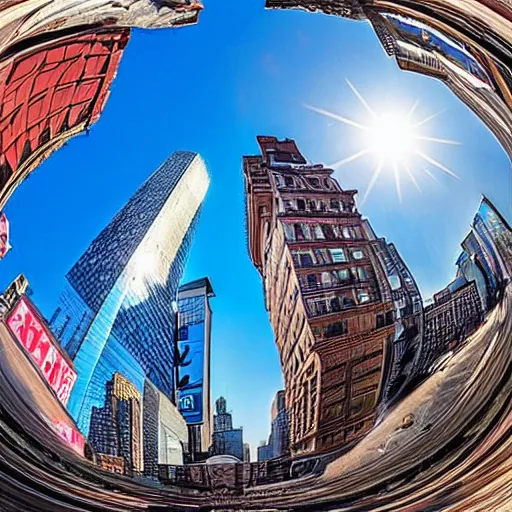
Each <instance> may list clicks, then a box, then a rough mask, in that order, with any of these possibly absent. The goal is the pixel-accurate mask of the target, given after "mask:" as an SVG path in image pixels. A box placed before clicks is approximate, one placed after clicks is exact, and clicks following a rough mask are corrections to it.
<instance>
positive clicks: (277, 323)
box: [244, 137, 395, 454]
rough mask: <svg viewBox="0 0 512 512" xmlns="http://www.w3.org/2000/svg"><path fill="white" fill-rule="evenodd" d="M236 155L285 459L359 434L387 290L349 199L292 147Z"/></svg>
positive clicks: (368, 411) (374, 396)
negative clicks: (287, 446) (279, 377)
mask: <svg viewBox="0 0 512 512" xmlns="http://www.w3.org/2000/svg"><path fill="white" fill-rule="evenodd" d="M258 143H259V145H260V148H261V155H258V156H247V157H244V174H245V180H246V194H247V222H248V236H249V251H250V255H251V258H252V261H253V263H254V264H255V266H256V268H257V269H258V271H259V272H260V274H261V276H262V279H263V287H264V292H265V301H266V307H267V310H268V311H269V314H270V321H271V323H272V326H273V329H274V334H275V340H276V344H277V348H278V350H279V354H280V358H281V366H282V369H283V373H284V379H285V387H286V405H287V409H288V411H289V414H290V418H291V425H290V427H291V432H290V437H291V450H292V453H294V454H299V453H304V452H311V451H315V452H321V451H327V450H332V449H335V448H337V447H339V446H341V445H343V444H344V443H347V442H350V441H352V440H355V439H357V438H360V437H362V436H363V435H364V434H365V433H366V432H367V431H368V430H369V429H371V428H372V425H373V423H374V421H375V417H376V406H377V403H378V400H379V395H380V392H381V388H382V381H383V370H384V360H385V352H386V350H387V348H388V347H389V346H391V344H392V342H393V338H394V330H395V326H394V322H395V313H394V306H393V303H392V301H391V294H390V290H389V283H388V281H387V280H386V275H385V272H384V269H383V268H382V265H381V263H380V261H379V259H378V258H377V257H376V254H375V252H374V248H373V245H372V242H371V241H370V240H369V237H368V236H367V234H366V231H365V229H364V226H363V221H362V219H361V215H360V213H359V212H358V211H357V208H356V205H355V200H354V196H355V194H356V193H357V191H356V190H343V189H342V188H341V187H340V186H339V184H338V183H337V181H336V180H334V179H333V178H332V176H331V175H332V170H331V169H328V168H325V167H324V166H323V165H307V164H306V160H305V159H304V157H303V156H302V154H301V153H300V151H299V149H298V148H297V145H296V144H295V142H294V141H293V140H289V139H286V140H284V141H278V140H277V139H276V138H275V137H258Z"/></svg>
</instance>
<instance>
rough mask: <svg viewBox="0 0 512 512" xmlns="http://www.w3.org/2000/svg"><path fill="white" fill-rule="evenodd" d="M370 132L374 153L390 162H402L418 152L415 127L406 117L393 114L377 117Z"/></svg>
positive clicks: (370, 144) (369, 139) (369, 136)
mask: <svg viewBox="0 0 512 512" xmlns="http://www.w3.org/2000/svg"><path fill="white" fill-rule="evenodd" d="M368 132H369V133H368V143H369V147H371V148H372V152H373V153H375V154H376V155H378V157H379V158H382V159H385V160H388V161H389V162H396V161H399V160H402V159H404V158H406V157H407V156H409V155H410V154H412V153H414V152H415V151H416V140H415V138H414V135H413V133H414V127H413V125H412V123H411V122H410V120H409V118H408V117H406V116H401V115H399V114H392V113H391V114H385V115H383V116H381V117H377V118H375V119H374V122H373V123H372V125H370V126H369V130H368Z"/></svg>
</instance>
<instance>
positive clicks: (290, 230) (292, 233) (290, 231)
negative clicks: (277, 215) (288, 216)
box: [283, 223, 295, 242]
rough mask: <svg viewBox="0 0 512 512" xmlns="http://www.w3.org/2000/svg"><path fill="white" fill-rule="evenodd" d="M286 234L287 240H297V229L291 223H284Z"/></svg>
mask: <svg viewBox="0 0 512 512" xmlns="http://www.w3.org/2000/svg"><path fill="white" fill-rule="evenodd" d="M283 229H284V236H285V238H286V240H289V241H292V242H293V240H295V230H294V229H293V226H292V225H291V224H286V223H283Z"/></svg>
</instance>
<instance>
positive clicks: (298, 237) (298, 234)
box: [293, 224, 305, 240]
mask: <svg viewBox="0 0 512 512" xmlns="http://www.w3.org/2000/svg"><path fill="white" fill-rule="evenodd" d="M293 228H294V230H295V240H305V237H304V231H303V230H302V226H301V225H300V224H294V226H293Z"/></svg>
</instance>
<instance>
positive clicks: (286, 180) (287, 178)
mask: <svg viewBox="0 0 512 512" xmlns="http://www.w3.org/2000/svg"><path fill="white" fill-rule="evenodd" d="M284 184H285V186H286V187H289V188H293V186H294V183H293V178H292V177H291V176H285V177H284Z"/></svg>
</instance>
